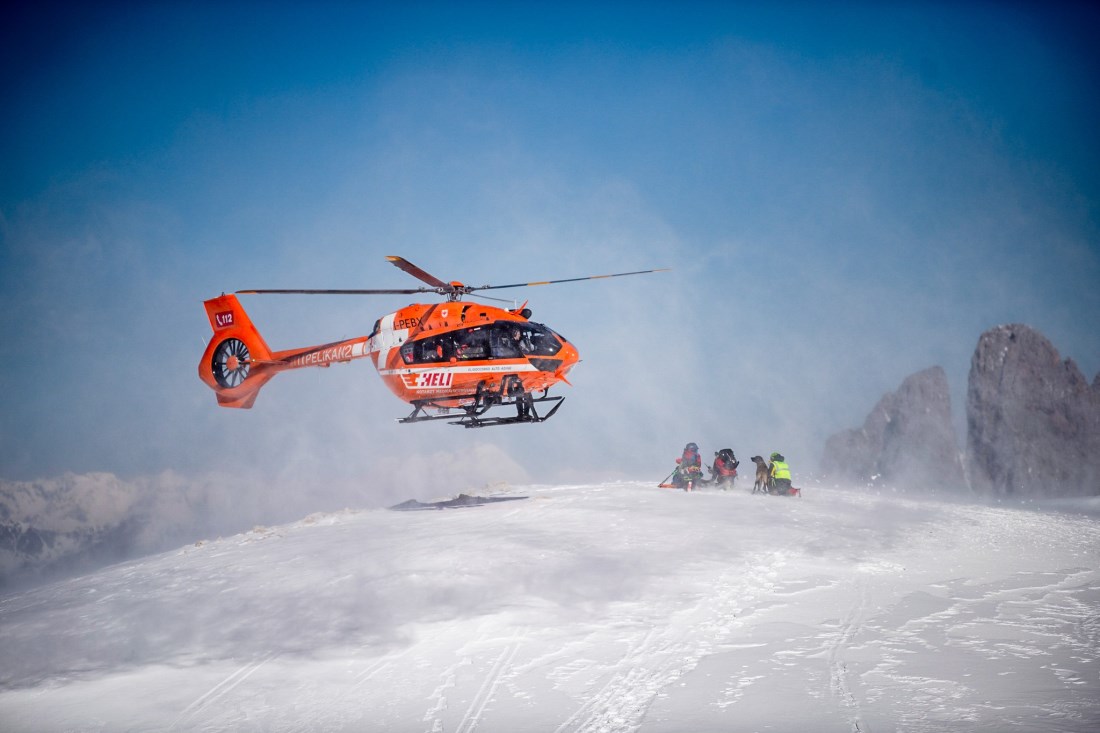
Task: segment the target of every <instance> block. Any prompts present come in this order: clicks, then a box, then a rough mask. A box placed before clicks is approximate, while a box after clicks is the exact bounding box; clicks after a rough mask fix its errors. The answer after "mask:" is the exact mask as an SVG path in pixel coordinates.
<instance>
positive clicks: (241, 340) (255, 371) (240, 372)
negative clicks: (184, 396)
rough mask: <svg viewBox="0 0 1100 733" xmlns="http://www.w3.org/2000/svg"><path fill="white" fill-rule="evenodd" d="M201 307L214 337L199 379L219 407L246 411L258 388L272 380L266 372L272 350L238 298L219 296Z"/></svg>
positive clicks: (201, 367) (203, 361) (205, 353)
mask: <svg viewBox="0 0 1100 733" xmlns="http://www.w3.org/2000/svg"><path fill="white" fill-rule="evenodd" d="M203 305H205V306H206V315H207V316H208V317H209V318H210V327H211V328H213V329H214V337H213V338H211V339H210V343H209V344H208V345H207V347H206V351H205V352H204V353H203V355H202V361H200V362H199V379H201V380H202V381H203V382H204V383H205V384H206V385H207V386H209V387H210V388H211V389H213V390H214V393H215V394H216V395H217V398H218V404H220V405H222V406H223V407H239V408H243V409H248V408H250V407H252V403H254V402H255V401H256V395H257V394H258V393H259V391H260V387H263V386H264V385H265V384H267V382H268V380H269V379H271V378H272V377H273V376H275V373H274V372H273V371H269V370H268V369H267V368H265V367H266V365H269V364H270V363H271V349H270V348H268V345H267V343H266V342H265V341H264V339H263V337H262V336H260V332H259V330H258V329H257V328H256V327H255V326H254V325H253V324H252V321H251V320H250V319H249V317H248V314H247V313H245V311H244V308H243V307H242V306H241V304H240V301H238V300H237V296H235V295H232V294H230V295H221V296H219V297H217V298H211V299H210V300H207V301H205V302H204V303H203Z"/></svg>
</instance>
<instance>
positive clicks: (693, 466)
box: [662, 443, 801, 496]
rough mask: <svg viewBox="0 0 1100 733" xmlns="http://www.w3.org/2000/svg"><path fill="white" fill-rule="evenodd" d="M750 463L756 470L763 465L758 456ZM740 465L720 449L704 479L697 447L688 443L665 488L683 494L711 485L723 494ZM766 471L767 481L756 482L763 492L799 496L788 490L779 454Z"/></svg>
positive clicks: (728, 451) (787, 472) (729, 452)
mask: <svg viewBox="0 0 1100 733" xmlns="http://www.w3.org/2000/svg"><path fill="white" fill-rule="evenodd" d="M753 460H754V461H758V466H759V465H761V464H762V463H763V461H762V459H759V456H754V457H753ZM739 465H741V462H740V461H738V460H737V456H735V455H734V453H733V449H731V448H723V449H721V450H719V451H715V453H714V463H713V464H711V465H708V466H707V469H708V470H709V471H710V477H709V478H704V477H703V459H702V457H701V456H700V454H699V446H698V444H696V443H688V444H687V445H686V446H684V452H683V453H682V454H681V455H680V457H679V458H677V459H676V469H675V470H674V471H673V472H672V475H671V477H670V484H668V485H669V486H671V487H675V488H680V489H683V490H685V491H692V490H693V489H695V488H697V487H698V486H700V485H702V484H710V485H712V486H717V487H719V488H721V489H723V490H726V489H731V488H733V486H734V484H735V482H736V480H737V467H738V466H739ZM766 470H767V475H766V480H764V481H762V482H761V481H759V480H758V484H762V486H761V490H762V491H764V492H766V493H768V494H777V495H780V496H791V495H794V494H800V493H801V492H800V491H799V490H798V489H795V488H793V487H792V486H791V467H790V466H789V465H787V461H786V459H785V458H784V457H783V455H782V454H780V453H778V452H775V453H772V454H771V460H770V462H769V463H768V464H767V465H766ZM758 474H759V468H758ZM758 478H759V476H758ZM662 485H664V484H662ZM754 493H755V489H754Z"/></svg>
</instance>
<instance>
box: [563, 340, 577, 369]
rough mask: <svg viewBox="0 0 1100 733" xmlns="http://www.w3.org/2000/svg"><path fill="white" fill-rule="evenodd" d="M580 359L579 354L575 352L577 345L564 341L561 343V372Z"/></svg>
mask: <svg viewBox="0 0 1100 733" xmlns="http://www.w3.org/2000/svg"><path fill="white" fill-rule="evenodd" d="M580 360H581V355H580V354H579V353H578V352H577V347H575V346H573V344H571V343H568V342H566V343H565V344H563V345H562V349H561V367H562V372H566V371H568V370H569V368H570V367H572V366H573V365H574V364H576V363H577V362H578V361H580Z"/></svg>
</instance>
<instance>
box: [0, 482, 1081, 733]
mask: <svg viewBox="0 0 1100 733" xmlns="http://www.w3.org/2000/svg"><path fill="white" fill-rule="evenodd" d="M803 488H804V496H803V497H802V498H801V499H799V498H791V499H787V498H779V497H763V496H753V495H752V494H751V493H749V491H748V486H747V485H746V483H745V482H744V481H742V483H741V486H739V487H737V488H736V489H735V490H733V491H729V492H722V491H709V490H704V491H696V492H693V493H684V492H682V491H678V490H675V491H674V490H667V489H659V488H657V487H656V486H655V485H653V484H652V483H633V482H611V483H600V484H588V485H570V486H546V485H542V486H526V487H517V488H516V489H514V490H513V491H511V492H509V493H507V494H505V495H504V496H510V497H519V496H524V497H527V498H526V499H522V500H516V501H508V502H503V503H497V504H489V505H484V506H480V507H476V508H467V509H456V510H444V511H420V512H393V511H386V510H372V511H354V510H352V511H339V512H333V513H318V514H313V515H310V516H308V517H305V518H304V519H302V520H300V521H297V522H293V523H290V524H284V525H280V526H270V527H256V528H254V529H253V530H251V531H249V532H245V533H242V534H238V535H234V536H229V537H225V538H222V539H217V540H211V541H203V542H197V543H192V544H188V545H185V546H182V547H179V548H177V549H174V550H172V551H169V552H165V553H163V554H160V555H155V556H150V557H146V558H144V559H141V560H135V561H131V562H126V563H121V564H118V565H114V566H112V567H109V568H105V569H103V570H100V571H98V572H95V573H90V574H87V575H84V576H81V577H77V578H72V579H69V580H65V581H61V582H56V583H52V584H46V585H41V586H38V587H37V588H34V589H30V590H23V591H19V592H10V593H5V594H3V595H0V727H3V728H4V730H9V731H20V732H23V731H28V732H30V731H54V730H82V731H98V730H103V731H108V730H147V731H159V730H180V731H186V730H203V731H242V730H245V731H247V730H263V731H281V730H325V731H340V730H347V731H352V730H355V731H364V730H370V731H373V730H377V731H389V732H398V731H400V732H404V731H425V732H428V733H430V732H432V731H475V730H477V731H485V732H488V731H516V730H547V731H561V732H562V733H564V732H566V731H569V732H572V731H603V732H604V733H627V732H628V731H629V732H634V731H640V732H651V731H669V732H672V731H684V730H692V731H721V730H743V731H780V732H782V731H791V732H794V731H805V730H814V731H823V732H826V733H827V732H829V731H837V732H838V733H839V732H845V733H847V732H850V731H853V730H859V731H930V730H967V731H988V732H989V733H993V732H999V731H1005V730H1050V731H1081V732H1085V731H1092V730H1095V729H1096V727H1097V726H1098V725H1100V672H1098V669H1100V666H1098V665H1100V614H1098V609H1100V571H1098V570H1097V568H1098V567H1100V565H1098V562H1097V561H1098V560H1100V507H1097V506H1096V504H1095V502H1094V501H1091V500H1085V501H1081V500H1078V501H1076V502H1062V504H1061V510H1051V509H1049V508H1047V509H1045V510H1042V511H1040V510H1036V509H1024V508H1005V507H998V506H981V505H975V504H968V503H961V502H947V501H943V500H933V499H914V498H912V497H910V498H905V497H901V496H897V495H891V494H881V495H874V494H870V493H868V492H867V491H865V490H860V491H850V490H843V489H836V488H827V487H817V486H810V485H806V484H804V485H803ZM498 496H500V495H499V494H498Z"/></svg>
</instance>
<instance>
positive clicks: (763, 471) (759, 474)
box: [752, 456, 772, 494]
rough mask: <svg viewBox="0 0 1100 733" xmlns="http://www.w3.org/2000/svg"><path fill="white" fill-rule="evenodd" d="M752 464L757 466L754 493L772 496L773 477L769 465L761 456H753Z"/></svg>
mask: <svg viewBox="0 0 1100 733" xmlns="http://www.w3.org/2000/svg"><path fill="white" fill-rule="evenodd" d="M752 462H753V463H755V464H756V481H755V482H754V483H753V485H752V493H754V494H755V493H757V492H759V493H761V494H770V493H771V491H772V477H771V474H770V473H769V471H768V463H767V461H765V460H764V459H763V458H761V457H760V456H753V457H752Z"/></svg>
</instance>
